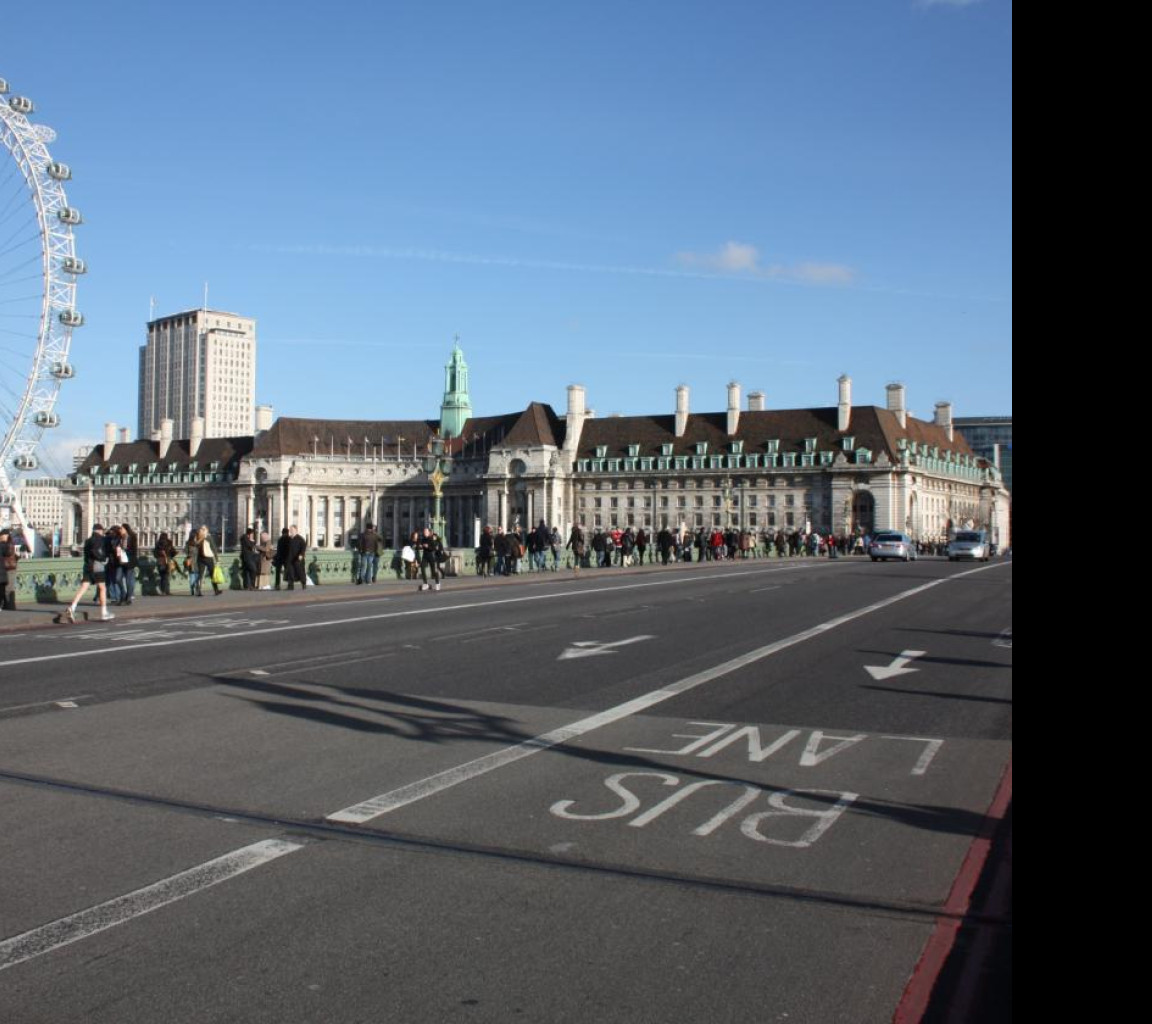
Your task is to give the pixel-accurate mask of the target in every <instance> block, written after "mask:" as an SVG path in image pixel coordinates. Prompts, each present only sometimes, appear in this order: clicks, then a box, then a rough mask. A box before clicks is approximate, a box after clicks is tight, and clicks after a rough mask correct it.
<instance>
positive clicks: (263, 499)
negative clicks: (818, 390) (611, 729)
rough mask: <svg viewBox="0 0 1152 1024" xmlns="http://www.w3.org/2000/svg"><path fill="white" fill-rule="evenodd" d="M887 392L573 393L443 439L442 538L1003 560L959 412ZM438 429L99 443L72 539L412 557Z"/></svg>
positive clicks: (1001, 524)
mask: <svg viewBox="0 0 1152 1024" xmlns="http://www.w3.org/2000/svg"><path fill="white" fill-rule="evenodd" d="M463 365H464V364H463V358H462V354H461V353H459V350H456V352H454V353H453V360H452V362H451V363H450V364H449V374H450V380H451V381H452V383H453V384H454V385H457V387H456V388H455V390H456V392H457V394H456V399H455V400H454V401H453V402H452V403H450V404H451V406H452V410H453V414H455V411H456V410H459V409H460V408H462V407H463V405H464V403H466V402H467V403H469V405H468V407H469V408H470V400H469V398H468V394H467V391H466V379H467V378H466V375H465V376H464V377H463V378H462V379H463V381H464V382H465V389H463V390H461V389H460V388H459V387H458V384H459V382H460V380H461V374H460V367H462V366H463ZM887 397H888V401H887V405H886V407H884V408H881V407H878V406H859V407H853V406H852V403H851V382H850V381H849V380H848V379H847V378H841V379H840V381H839V403H838V404H837V405H835V406H830V407H827V408H818V409H800V410H768V409H766V408H764V402H763V397H762V396H761V395H759V394H758V393H754V394H753V395H751V396H749V408H748V409H741V406H740V390H739V386H738V385H735V384H733V385H731V386H730V387H729V389H728V408H727V411H726V412H722V413H702V414H693V413H691V412H690V410H689V396H688V389H687V388H679V389H677V399H676V408H675V411H674V412H673V413H672V414H669V415H663V416H632V417H611V418H608V419H597V418H595V416H594V415H593V414H591V413H589V412H588V411H587V406H586V402H585V392H584V389H583V388H582V387H579V386H577V385H573V386H572V387H570V388H569V389H568V408H567V411H566V414H565V415H564V416H558V415H557V414H556V413H555V412H554V411H553V409H552V408H551V407H550V406H547V405H544V404H541V403H532V404H531V405H529V406H528V407H527V408H526V409H525V410H524V411H523V412H519V413H513V414H510V415H507V416H496V417H475V416H470V417H469V418H468V419H467V420H466V421H465V422H464V423H463V426H462V427H460V429H459V433H458V435H457V436H454V437H453V436H450V435H451V434H453V433H454V432H455V431H454V429H449V430H445V431H444V432H443V436H444V437H445V438H446V444H447V448H448V451H449V453H450V454H451V455H452V457H453V467H452V472H451V473H450V475H449V477H448V480H447V482H446V484H445V487H444V514H445V518H446V520H447V524H448V525H447V531H446V532H447V537H446V539H447V541H448V542H449V544H451V545H452V546H454V547H471V546H472V545H474V544H475V542H476V531H477V529H478V528H479V526H480V525H482V524H489V525H492V526H503V527H504V528H506V529H507V528H509V527H512V526H514V525H521V526H528V525H535V524H536V523H537V522H539V521H540V520H544V521H545V522H547V523H548V524H549V525H554V526H557V527H559V528H560V529H561V530H562V531H567V530H568V529H569V528H570V527H571V525H572V524H573V523H574V522H580V523H582V524H583V525H584V526H585V527H586V528H587V529H590V530H594V529H595V528H597V527H600V528H603V529H609V528H611V527H614V526H619V527H621V528H624V527H627V526H632V527H635V528H637V529H639V528H644V529H645V530H648V531H655V530H659V529H661V528H663V527H665V526H667V527H668V528H670V529H672V530H681V531H682V530H693V531H694V530H696V529H698V528H700V527H708V528H710V527H715V526H720V527H727V526H729V525H731V526H735V527H737V528H740V529H745V530H748V531H751V532H753V533H757V534H760V533H764V532H775V531H777V530H785V531H788V532H791V531H793V530H809V529H814V530H817V531H819V532H821V533H825V534H826V533H837V534H840V533H851V532H853V531H859V532H870V531H872V530H875V529H895V530H901V531H904V532H907V533H909V534H911V535H912V536H914V537H916V538H917V539H921V540H928V541H936V540H945V539H947V536H948V532H949V530H950V529H955V528H959V527H964V526H981V527H984V528H988V529H990V530H992V531H993V533H994V539H997V540H998V542H999V543H1000V544H1001V545H1002V546H1006V545H1007V543H1008V542H1009V541H1008V538H1007V536H1006V533H1007V529H1008V524H1009V521H1010V520H1009V514H1008V511H1009V510H1008V494H1007V492H1006V490H1005V489H1004V486H1003V483H1002V481H1001V480H1000V476H999V473H998V471H997V470H996V469H995V467H993V466H991V465H990V464H989V463H988V462H987V461H985V460H983V459H980V458H979V457H978V456H977V455H976V454H975V453H974V452H973V451H972V449H971V448H970V447H969V446H968V444H967V443H966V442H965V440H964V438H963V436H962V435H961V434H959V433H958V432H956V430H955V429H954V426H953V423H952V417H951V406H949V405H947V404H946V403H941V404H940V405H938V406H937V410H936V417H935V419H934V421H933V422H925V421H921V420H917V419H915V418H914V417H912V416H910V415H908V413H907V412H906V409H905V406H904V389H903V387H902V386H899V385H893V386H890V388H889V393H888V396H887ZM455 426H457V424H453V425H452V427H453V428H454V427H455ZM441 429H442V424H441V423H439V422H437V421H435V420H415V421H412V420H409V421H395V420H379V421H349V420H308V419H297V418H288V417H284V418H280V419H278V420H276V421H275V423H274V424H273V425H272V427H271V429H269V430H267V431H265V432H262V433H260V434H258V435H256V436H255V437H234V438H224V439H202V440H197V439H193V441H166V440H161V441H136V442H132V443H130V444H116V445H114V446H113V447H112V451H111V455H110V456H109V455H107V454H106V452H105V449H104V448H97V449H95V450H94V451H93V452H92V454H91V455H90V456H89V458H88V459H87V460H86V462H85V463H84V465H83V466H81V468H80V470H79V472H78V473H77V474H76V476H75V477H74V478H73V480H72V482H71V483H70V484H69V485H68V486H67V487H66V488H65V490H66V492H67V494H68V497H69V500H68V503H67V504H68V507H67V509H66V517H65V519H66V523H67V524H68V529H69V530H70V531H71V532H70V533H67V534H66V535H67V536H71V537H73V538H80V537H82V536H83V535H84V533H85V532H86V531H87V530H88V529H89V528H90V526H91V524H92V522H94V521H96V520H100V521H102V522H105V523H107V522H109V521H114V522H125V521H127V522H131V523H132V524H133V525H134V526H135V527H136V529H137V532H138V533H139V534H140V537H141V542H142V543H144V544H150V543H152V542H154V540H155V536H156V535H157V534H158V533H159V532H160V531H161V530H167V531H168V532H170V533H171V532H173V531H176V532H179V531H180V530H182V529H185V528H187V527H188V526H198V525H201V524H204V525H208V526H209V527H210V528H211V529H212V530H213V532H214V533H216V535H217V536H222V537H223V540H224V543H225V544H226V545H227V546H229V547H230V546H232V545H234V544H235V543H236V542H237V539H238V537H239V534H240V533H241V532H242V528H243V526H245V525H256V526H258V527H259V528H261V529H266V530H269V531H270V532H271V533H272V534H273V535H276V534H278V533H279V531H280V530H281V529H283V528H284V527H286V526H289V525H295V526H297V527H298V528H299V529H300V530H301V532H302V533H304V535H305V536H307V537H308V538H309V540H310V543H311V544H312V545H313V546H314V547H319V548H340V547H344V546H346V545H347V544H348V543H349V538H351V537H354V536H355V535H356V534H358V533H359V532H360V530H361V529H362V528H363V526H364V523H365V522H367V521H371V522H373V523H374V524H376V525H377V527H378V529H379V530H380V532H381V534H382V535H383V537H384V538H385V540H386V541H387V542H389V543H391V544H392V545H395V546H399V545H400V544H402V543H403V542H404V540H405V539H406V538H407V537H408V536H409V535H410V533H411V531H413V530H415V529H418V528H420V527H422V526H424V525H426V524H427V523H428V522H429V521H430V519H431V518H432V512H433V507H432V490H431V484H430V481H429V477H428V474H427V473H426V471H425V469H424V466H423V457H424V454H425V453H426V452H427V450H428V448H429V445H430V442H431V440H432V438H433V436H435V435H437V434H439V433H440V432H441ZM109 441H111V437H109ZM107 447H108V445H107V444H106V446H105V448H107ZM162 449H166V450H162ZM193 449H195V451H194V450H193ZM67 513H70V514H71V516H72V518H71V519H68V515H67Z"/></svg>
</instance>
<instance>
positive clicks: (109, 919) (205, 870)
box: [0, 839, 304, 971]
mask: <svg viewBox="0 0 1152 1024" xmlns="http://www.w3.org/2000/svg"><path fill="white" fill-rule="evenodd" d="M303 845H304V844H303V843H293V842H289V841H288V840H286V839H265V840H264V841H263V842H259V843H253V844H252V845H251V846H245V847H244V848H243V849H240V850H233V851H232V852H231V853H226V854H224V856H223V857H217V858H216V859H215V860H210V861H207V862H206V863H204V864H200V865H199V866H197V867H194V868H190V869H189V870H187V871H182V872H180V874H178V875H173V876H172V877H171V878H166V879H164V880H163V881H160V882H156V883H154V884H153V885H149V886H146V887H145V888H143V889H137V890H136V891H135V892H130V893H127V894H126V895H124V896H118V897H116V898H115V899H112V900H108V902H106V903H101V904H99V905H98V906H95V907H90V908H89V909H88V910H82V911H80V912H79V913H78V914H72V915H71V916H70V917H63V918H61V919H60V920H58V921H53V922H51V923H50V924H46V925H43V926H41V927H40V928H34V929H33V930H32V931H29V932H24V934H23V935H17V936H15V937H13V938H11V939H5V940H4V941H3V942H0V971H3V970H6V969H7V968H9V967H15V966H16V965H17V964H22V963H26V962H27V961H29V960H34V959H35V958H36V957H38V956H43V955H44V954H45V953H51V952H52V951H53V950H56V949H60V948H61V947H63V946H70V945H72V943H74V942H80V941H81V940H82V939H86V938H88V937H89V936H92V935H96V934H98V933H99V932H103V931H107V930H108V929H109V928H115V927H116V926H117V925H120V924H124V923H125V922H127V921H131V920H132V919H133V918H137V917H140V916H142V915H143V914H148V913H151V912H152V911H153V910H159V909H160V908H161V907H165V906H167V905H168V904H169V903H175V902H176V901H177V900H182V899H184V898H185V897H187V896H192V895H194V894H195V893H198V892H202V891H203V890H205V889H208V888H210V887H211V886H214V885H219V884H220V883H221V882H226V881H228V880H229V879H230V878H235V877H236V876H237V875H241V874H243V873H244V872H246V871H251V870H252V869H253V868H258V867H260V866H261V865H263V864H267V863H268V862H269V861H273V860H276V859H277V858H278V857H283V856H284V855H285V854H289V853H295V852H296V851H297V850H299V849H301V848H302V846H303Z"/></svg>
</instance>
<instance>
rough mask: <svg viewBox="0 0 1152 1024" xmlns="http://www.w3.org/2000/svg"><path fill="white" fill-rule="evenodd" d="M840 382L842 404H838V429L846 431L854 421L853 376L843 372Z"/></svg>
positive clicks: (842, 431)
mask: <svg viewBox="0 0 1152 1024" xmlns="http://www.w3.org/2000/svg"><path fill="white" fill-rule="evenodd" d="M838 383H839V384H840V404H839V405H837V406H836V429H837V430H839V431H840V433H844V431H846V430H847V429H848V425H849V424H850V423H851V422H852V378H851V377H849V376H848V374H846V373H845V374H843V375H842V376H841V377H840V380H839V381H838Z"/></svg>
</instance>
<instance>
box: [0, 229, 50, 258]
mask: <svg viewBox="0 0 1152 1024" xmlns="http://www.w3.org/2000/svg"><path fill="white" fill-rule="evenodd" d="M15 234H16V232H13V234H12V235H9V236H8V237H7V238H6V239H4V241H3V242H2V243H0V256H7V255H8V253H10V252H16V251H17V250H19V249H22V248H23V247H24V246H26V245H31V244H32V243H33V242H38V241H40V231H39V229H37V230H36V231H35V232H34V233H33V234H30V235H26V236H25V237H24V238H22V239H20V241H18V242H12V238H13V237H14V236H15ZM10 243H11V244H10Z"/></svg>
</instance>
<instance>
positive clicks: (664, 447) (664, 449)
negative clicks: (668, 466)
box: [660, 443, 672, 455]
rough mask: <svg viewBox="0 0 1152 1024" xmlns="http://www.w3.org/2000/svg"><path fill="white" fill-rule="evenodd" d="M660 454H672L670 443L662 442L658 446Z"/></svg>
mask: <svg viewBox="0 0 1152 1024" xmlns="http://www.w3.org/2000/svg"><path fill="white" fill-rule="evenodd" d="M660 454H661V455H671V454H672V445H671V444H669V443H665V444H662V445H661V446H660Z"/></svg>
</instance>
